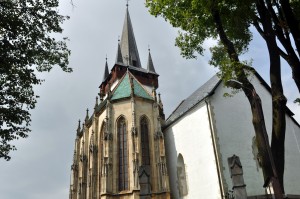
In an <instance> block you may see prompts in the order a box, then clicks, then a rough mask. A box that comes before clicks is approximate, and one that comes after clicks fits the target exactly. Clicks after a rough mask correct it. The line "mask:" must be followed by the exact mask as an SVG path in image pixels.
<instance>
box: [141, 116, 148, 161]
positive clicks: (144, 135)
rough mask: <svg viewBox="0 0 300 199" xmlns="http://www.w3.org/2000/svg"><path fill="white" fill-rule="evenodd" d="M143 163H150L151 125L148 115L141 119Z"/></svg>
mask: <svg viewBox="0 0 300 199" xmlns="http://www.w3.org/2000/svg"><path fill="white" fill-rule="evenodd" d="M141 147H142V165H150V151H149V127H148V120H147V118H146V117H143V118H142V119H141Z"/></svg>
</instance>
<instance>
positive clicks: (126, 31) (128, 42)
mask: <svg viewBox="0 0 300 199" xmlns="http://www.w3.org/2000/svg"><path fill="white" fill-rule="evenodd" d="M120 48H121V55H122V60H123V63H124V64H126V65H131V66H135V67H138V68H140V67H141V61H140V57H139V52H138V49H137V45H136V42H135V37H134V33H133V28H132V24H131V20H130V16H129V11H128V7H127V9H126V14H125V21H124V25H123V31H122V36H121V43H120ZM118 56H119V55H118ZM117 59H118V60H119V58H117Z"/></svg>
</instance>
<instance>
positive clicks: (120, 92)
mask: <svg viewBox="0 0 300 199" xmlns="http://www.w3.org/2000/svg"><path fill="white" fill-rule="evenodd" d="M133 88H134V95H135V96H139V97H142V98H145V99H153V98H152V97H151V96H150V95H149V93H148V92H147V91H146V90H145V89H144V88H143V87H142V86H141V85H140V83H139V82H137V81H136V79H134V78H133ZM130 94H131V88H130V79H129V74H128V73H126V75H125V77H124V78H123V79H122V80H121V82H120V83H119V85H117V88H116V89H115V91H114V92H113V94H112V97H111V100H117V99H122V98H126V97H130Z"/></svg>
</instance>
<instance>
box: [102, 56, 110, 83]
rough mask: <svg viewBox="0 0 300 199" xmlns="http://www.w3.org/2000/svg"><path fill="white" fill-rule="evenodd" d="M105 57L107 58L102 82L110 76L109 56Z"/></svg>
mask: <svg viewBox="0 0 300 199" xmlns="http://www.w3.org/2000/svg"><path fill="white" fill-rule="evenodd" d="M105 59H106V61H105V69H104V74H103V80H102V82H104V81H105V80H106V78H107V77H108V75H109V72H108V65H107V57H106V58H105Z"/></svg>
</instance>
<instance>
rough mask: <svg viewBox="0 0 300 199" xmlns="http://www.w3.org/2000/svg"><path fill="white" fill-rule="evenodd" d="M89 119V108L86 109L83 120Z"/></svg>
mask: <svg viewBox="0 0 300 199" xmlns="http://www.w3.org/2000/svg"><path fill="white" fill-rule="evenodd" d="M88 120H89V109H88V108H87V109H86V116H85V121H88Z"/></svg>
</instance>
